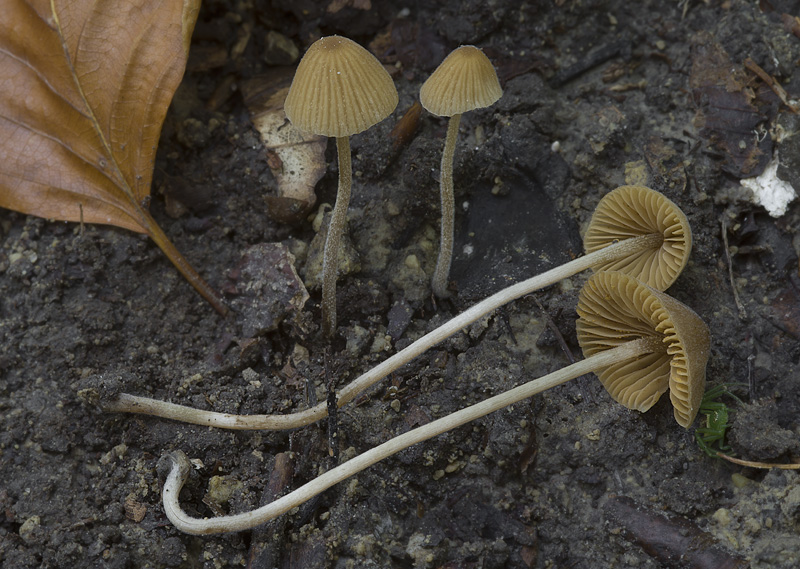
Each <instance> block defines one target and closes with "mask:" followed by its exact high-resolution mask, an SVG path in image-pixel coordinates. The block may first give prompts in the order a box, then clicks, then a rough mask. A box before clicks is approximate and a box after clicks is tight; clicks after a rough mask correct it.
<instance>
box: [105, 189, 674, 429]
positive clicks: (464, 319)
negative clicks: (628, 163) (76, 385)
mask: <svg viewBox="0 0 800 569" xmlns="http://www.w3.org/2000/svg"><path fill="white" fill-rule="evenodd" d="M337 206H338V200H337ZM328 237H329V238H330V234H329V235H328ZM662 242H663V236H662V235H660V234H648V235H641V236H638V237H633V238H631V239H625V240H623V241H619V242H618V243H615V244H613V245H609V246H608V247H606V248H604V249H600V250H598V251H595V252H593V253H589V254H588V255H584V256H583V257H578V258H577V259H574V260H572V261H570V262H569V263H566V264H564V265H561V266H559V267H556V268H554V269H551V270H549V271H547V272H545V273H542V274H541V275H536V276H535V277H531V278H529V279H527V280H525V281H522V282H520V283H517V284H515V285H511V286H510V287H508V288H504V289H503V290H501V291H500V292H497V293H495V294H493V295H492V296H490V297H489V298H486V299H484V300H482V301H481V302H479V303H478V304H476V305H474V306H472V307H471V308H469V309H467V310H465V311H464V312H462V313H461V314H459V315H458V316H456V317H455V318H453V319H452V320H449V321H447V322H445V323H444V324H442V325H441V326H439V327H438V328H436V329H435V330H432V331H431V332H428V333H427V334H425V335H424V336H422V337H421V338H419V339H418V340H417V341H415V342H413V343H412V344H410V345H409V346H407V347H406V348H404V349H402V350H400V351H399V352H397V353H396V354H394V355H393V356H391V357H390V358H388V359H386V360H384V361H383V362H381V363H380V364H378V365H377V366H375V367H374V368H372V369H370V370H369V371H367V372H366V373H364V374H362V375H361V376H359V377H357V378H356V379H354V380H353V381H352V382H350V383H349V384H347V385H346V386H345V387H343V388H342V390H341V391H339V393H337V396H336V403H337V405H338V406H339V407H342V406H343V405H346V404H347V403H349V402H350V401H352V400H353V399H355V398H356V397H357V396H358V395H359V394H360V393H362V392H363V391H364V390H366V389H368V388H369V387H372V386H373V385H375V384H376V383H378V382H379V381H380V380H382V379H383V378H385V377H386V376H387V375H389V374H390V373H392V372H393V371H395V370H396V369H398V368H399V367H401V366H403V365H405V364H407V363H408V362H410V361H411V360H413V359H414V358H416V357H417V356H419V355H420V354H423V353H425V352H426V351H428V350H429V349H430V348H432V347H433V346H435V345H436V344H438V343H439V342H442V341H443V340H445V339H447V338H449V337H450V336H452V335H453V334H455V333H456V332H458V331H459V330H461V329H463V328H466V327H467V326H469V325H470V324H472V323H473V322H475V321H476V320H479V319H480V318H482V317H484V316H486V315H487V314H489V313H490V312H492V311H493V310H495V309H496V308H499V307H501V306H503V305H504V304H507V303H509V302H511V301H512V300H515V299H517V298H519V297H521V296H525V295H526V294H529V293H531V292H533V291H536V290H539V289H541V288H544V287H546V286H550V285H552V284H555V283H557V282H558V281H560V280H562V279H565V278H567V277H570V276H572V275H574V274H576V273H579V272H581V271H584V270H586V269H588V268H591V267H592V266H594V265H596V264H599V263H605V262H608V261H613V260H616V259H622V258H624V257H627V256H630V255H635V254H636V253H639V252H641V251H644V250H646V249H654V248H657V247H659V246H660V245H661V243H662ZM102 408H103V410H104V411H107V412H110V413H142V414H146V415H154V416H156V417H162V418H164V419H174V420H176V421H183V422H185V423H191V424H194V425H204V426H209V427H218V428H221V429H235V430H251V429H264V430H283V429H294V428H297V427H302V426H304V425H308V424H310V423H314V422H315V421H318V420H320V419H322V418H323V417H326V416H327V414H328V409H327V403H325V402H322V403H320V404H318V405H316V406H314V407H310V408H309V409H305V410H304V411H299V412H297V413H291V414H285V415H234V414H229V413H217V412H215V411H203V410H200V409H193V408H191V407H186V406H183V405H176V404H174V403H167V402H164V401H158V400H155V399H150V398H146V397H138V396H136V395H129V394H127V393H122V394H119V395H118V396H117V397H116V399H114V400H112V401H110V402H107V403H103V404H102Z"/></svg>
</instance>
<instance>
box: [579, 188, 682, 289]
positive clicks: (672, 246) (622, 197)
mask: <svg viewBox="0 0 800 569" xmlns="http://www.w3.org/2000/svg"><path fill="white" fill-rule="evenodd" d="M651 233H655V234H659V235H663V236H664V241H663V243H662V244H661V247H658V248H656V249H648V250H645V251H642V252H640V253H637V254H636V255H633V256H631V257H628V258H625V259H620V260H617V261H611V262H607V263H604V264H602V265H598V266H595V267H593V268H594V270H596V271H600V270H604V271H605V270H608V271H622V272H624V273H627V274H629V275H633V276H634V277H636V278H637V279H639V280H641V281H643V282H644V283H646V284H648V285H649V286H652V287H653V288H656V289H658V290H666V289H667V288H668V287H669V286H670V285H671V284H672V283H674V282H675V279H677V278H678V275H680V273H681V271H682V270H683V268H684V267H685V266H686V262H687V261H688V259H689V253H690V252H691V250H692V229H691V227H690V226H689V221H688V220H687V219H686V215H684V213H683V212H682V211H681V209H680V208H679V207H678V206H677V205H675V204H674V203H673V202H672V201H670V200H669V199H668V198H666V197H664V196H663V195H662V194H660V193H659V192H656V191H655V190H651V189H650V188H645V187H644V186H620V187H619V188H617V189H615V190H612V191H611V192H609V193H608V194H606V195H605V196H604V197H603V199H601V200H600V203H598V204H597V209H596V210H595V212H594V215H592V220H591V221H590V222H589V228H588V230H587V231H586V235H585V236H584V238H583V246H584V248H585V249H586V252H587V253H591V252H593V251H596V250H598V249H603V248H604V247H607V246H609V245H611V244H613V243H615V242H616V241H621V240H623V239H628V238H631V237H637V236H639V235H647V234H651Z"/></svg>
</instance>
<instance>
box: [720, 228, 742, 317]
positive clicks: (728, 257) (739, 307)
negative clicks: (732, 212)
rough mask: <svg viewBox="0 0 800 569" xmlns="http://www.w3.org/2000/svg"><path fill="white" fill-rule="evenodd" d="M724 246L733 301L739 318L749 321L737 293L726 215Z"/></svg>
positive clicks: (723, 233)
mask: <svg viewBox="0 0 800 569" xmlns="http://www.w3.org/2000/svg"><path fill="white" fill-rule="evenodd" d="M722 244H723V245H724V246H725V261H726V262H727V263H728V278H729V279H730V281H731V288H732V289H733V300H734V302H736V309H737V310H738V311H739V318H740V319H741V320H747V311H746V310H745V309H744V305H743V304H742V302H741V301H740V300H739V293H738V292H737V291H736V283H735V282H734V280H733V263H732V262H731V252H730V250H728V224H727V223H726V222H725V214H723V217H722Z"/></svg>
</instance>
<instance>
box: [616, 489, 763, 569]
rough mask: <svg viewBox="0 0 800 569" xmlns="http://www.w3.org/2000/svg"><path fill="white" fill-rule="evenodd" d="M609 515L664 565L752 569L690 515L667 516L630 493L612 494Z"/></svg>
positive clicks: (626, 535)
mask: <svg viewBox="0 0 800 569" xmlns="http://www.w3.org/2000/svg"><path fill="white" fill-rule="evenodd" d="M603 510H604V513H605V516H606V518H607V519H608V520H609V521H610V522H612V523H614V524H619V526H621V527H622V529H623V535H624V536H625V538H626V539H628V540H629V541H631V542H633V543H636V544H638V545H639V546H641V548H642V549H643V550H644V551H645V552H646V553H647V554H648V555H650V556H652V557H653V558H654V559H656V560H657V561H658V562H660V563H663V564H664V567H684V568H686V569H748V568H749V567H750V564H749V563H748V562H747V560H746V559H744V558H742V557H739V556H738V555H731V554H730V553H728V552H727V551H725V550H724V549H723V548H722V547H720V546H719V545H718V543H717V542H716V540H715V539H714V538H713V537H712V536H711V535H710V534H709V533H707V532H705V531H703V530H702V529H700V527H699V526H698V525H697V524H695V523H694V522H692V521H691V520H687V519H686V518H681V517H677V516H671V517H666V516H663V515H661V514H660V513H658V512H656V511H655V510H652V509H651V508H647V507H645V506H642V505H640V504H637V503H636V502H635V501H633V500H632V499H631V498H628V497H627V496H612V497H611V498H609V500H608V501H607V502H606V504H605V506H603Z"/></svg>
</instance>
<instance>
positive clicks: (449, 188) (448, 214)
mask: <svg viewBox="0 0 800 569" xmlns="http://www.w3.org/2000/svg"><path fill="white" fill-rule="evenodd" d="M460 123H461V114H460V113H459V114H455V115H453V116H452V117H450V122H449V123H448V124H447V138H445V143H444V151H443V152H442V167H441V173H440V180H439V184H440V191H441V201H442V221H441V225H442V227H441V237H440V238H439V257H438V259H437V260H436V269H435V270H434V271H433V278H432V279H431V288H432V289H433V294H435V295H436V296H438V297H439V298H447V297H448V296H450V291H448V290H447V284H448V279H449V276H450V264H451V263H452V261H453V233H454V232H453V227H454V224H455V215H456V200H455V196H454V192H453V156H454V154H455V151H456V140H457V139H458V125H459V124H460Z"/></svg>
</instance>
